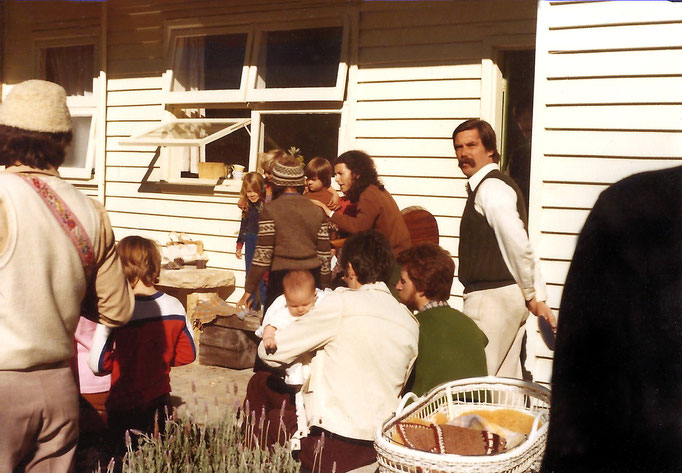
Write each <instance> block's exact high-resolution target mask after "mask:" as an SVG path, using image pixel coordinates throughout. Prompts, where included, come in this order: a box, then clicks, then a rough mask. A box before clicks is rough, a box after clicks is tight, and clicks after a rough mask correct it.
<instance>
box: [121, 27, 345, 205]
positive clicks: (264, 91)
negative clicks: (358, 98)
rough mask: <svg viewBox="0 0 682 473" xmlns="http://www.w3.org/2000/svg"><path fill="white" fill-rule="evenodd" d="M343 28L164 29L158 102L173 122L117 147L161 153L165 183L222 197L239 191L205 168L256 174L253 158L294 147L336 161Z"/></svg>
mask: <svg viewBox="0 0 682 473" xmlns="http://www.w3.org/2000/svg"><path fill="white" fill-rule="evenodd" d="M216 21H217V20H216ZM349 21H350V20H348V19H344V18H342V16H341V15H339V16H338V17H336V18H321V19H317V20H306V21H280V22H279V23H277V24H270V23H255V24H250V25H248V26H247V25H244V26H234V27H220V26H205V27H203V26H200V24H199V23H200V22H197V23H195V24H192V25H188V24H186V25H184V26H183V25H182V24H179V23H177V22H176V23H175V24H172V25H170V26H169V29H168V36H167V37H168V45H167V46H168V49H167V51H168V60H169V70H168V71H167V73H166V75H165V76H166V85H165V92H164V93H163V94H162V97H163V101H164V103H165V106H166V110H167V111H169V112H171V114H172V115H174V116H175V117H176V119H175V120H174V121H173V122H171V123H169V124H166V125H164V127H158V128H157V129H156V130H153V131H151V132H149V133H147V134H143V135H139V136H136V137H132V138H131V139H129V140H121V144H124V145H125V144H128V145H134V144H139V145H145V144H146V145H149V144H155V145H157V146H160V147H161V161H160V162H161V167H162V170H161V174H162V176H163V177H162V179H163V180H166V181H168V182H178V183H183V184H184V183H191V184H199V185H208V184H210V185H218V186H219V187H218V190H220V189H222V190H229V191H234V190H238V189H237V188H238V186H239V183H237V182H233V181H230V180H225V181H224V182H223V181H216V179H203V178H202V177H201V174H202V173H201V168H202V166H203V167H208V165H209V164H212V163H222V164H225V165H228V166H229V165H235V164H237V165H242V166H244V167H245V168H246V169H247V170H252V171H253V170H256V169H257V157H258V153H259V152H262V151H267V150H270V149H273V148H281V149H284V150H288V149H289V148H291V147H296V148H298V149H299V150H300V154H302V155H303V156H304V157H305V159H306V161H308V160H310V159H312V158H313V157H316V156H321V157H324V158H327V159H333V158H334V157H335V156H336V155H337V154H338V148H339V142H340V137H341V136H342V132H341V131H342V130H341V128H342V126H341V125H342V123H343V120H342V115H343V113H344V99H345V89H346V74H347V60H346V57H347V49H348V46H347V43H348V30H349ZM207 23H208V24H210V23H211V22H207ZM213 24H215V22H213ZM186 117H201V118H186ZM221 120H222V121H224V120H228V121H229V120H232V122H231V123H232V125H229V126H227V127H224V128H223V129H222V130H221V131H220V132H216V133H213V132H210V133H209V132H207V133H208V134H206V135H205V136H203V137H201V143H199V141H192V140H199V139H200V136H199V135H198V134H197V133H198V132H197V131H196V130H198V129H200V128H201V127H198V126H199V125H201V126H204V124H205V123H214V124H218V123H222V122H221ZM240 120H241V121H240ZM249 122H250V125H248V126H247V125H246V123H249ZM188 130H191V131H188ZM189 135H192V136H193V138H191V139H190V138H189ZM180 136H184V138H182V139H181V138H180ZM190 141H191V142H190ZM213 169H215V168H214V167H213Z"/></svg>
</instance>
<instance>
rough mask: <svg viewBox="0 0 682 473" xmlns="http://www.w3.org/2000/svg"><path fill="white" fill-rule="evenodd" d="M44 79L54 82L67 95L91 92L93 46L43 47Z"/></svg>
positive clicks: (93, 69) (93, 71) (93, 60)
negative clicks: (62, 88)
mask: <svg viewBox="0 0 682 473" xmlns="http://www.w3.org/2000/svg"><path fill="white" fill-rule="evenodd" d="M44 55H45V80H49V81H50V82H55V83H57V84H59V85H61V86H62V87H64V89H65V90H66V94H67V95H85V94H86V93H92V79H93V77H94V73H95V46H94V45H92V44H85V45H80V46H64V47H58V48H45V50H44Z"/></svg>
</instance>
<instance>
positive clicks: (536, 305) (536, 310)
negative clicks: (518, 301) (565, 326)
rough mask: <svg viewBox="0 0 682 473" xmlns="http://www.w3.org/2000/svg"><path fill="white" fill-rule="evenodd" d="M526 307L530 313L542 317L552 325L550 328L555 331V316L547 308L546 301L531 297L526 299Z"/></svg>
mask: <svg viewBox="0 0 682 473" xmlns="http://www.w3.org/2000/svg"><path fill="white" fill-rule="evenodd" d="M526 307H528V310H529V311H531V313H532V314H533V315H535V316H537V317H543V318H544V319H545V320H546V321H547V323H548V324H549V325H550V327H552V330H553V331H554V332H556V317H554V312H552V309H550V308H549V306H548V305H547V303H545V302H544V301H538V300H536V299H535V297H533V298H532V299H531V300H529V301H526Z"/></svg>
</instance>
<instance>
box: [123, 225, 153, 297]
mask: <svg viewBox="0 0 682 473" xmlns="http://www.w3.org/2000/svg"><path fill="white" fill-rule="evenodd" d="M116 252H117V253H118V257H119V258H120V260H121V266H122V267H123V274H125V277H126V279H127V280H128V282H129V283H130V284H131V285H134V284H135V283H136V282H137V281H142V284H144V285H145V286H153V285H154V284H155V283H157V282H158V280H159V273H160V272H161V253H160V252H159V249H158V248H157V247H156V243H154V242H153V241H151V240H148V239H146V238H142V237H141V236H137V235H132V236H127V237H125V238H124V239H123V240H121V241H119V242H118V245H117V246H116Z"/></svg>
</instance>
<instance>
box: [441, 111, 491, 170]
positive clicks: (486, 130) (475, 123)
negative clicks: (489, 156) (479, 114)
mask: <svg viewBox="0 0 682 473" xmlns="http://www.w3.org/2000/svg"><path fill="white" fill-rule="evenodd" d="M467 130H476V131H478V134H479V136H480V137H481V143H482V144H483V146H484V147H485V149H486V150H488V151H492V152H493V162H495V163H499V162H500V153H499V151H497V139H496V137H495V130H493V127H491V126H490V123H488V122H487V121H485V120H479V119H477V118H472V119H471V120H467V121H465V122H462V123H460V124H459V126H458V127H457V128H455V131H453V132H452V144H453V145H454V144H455V136H457V134H458V133H461V132H463V131H467Z"/></svg>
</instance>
